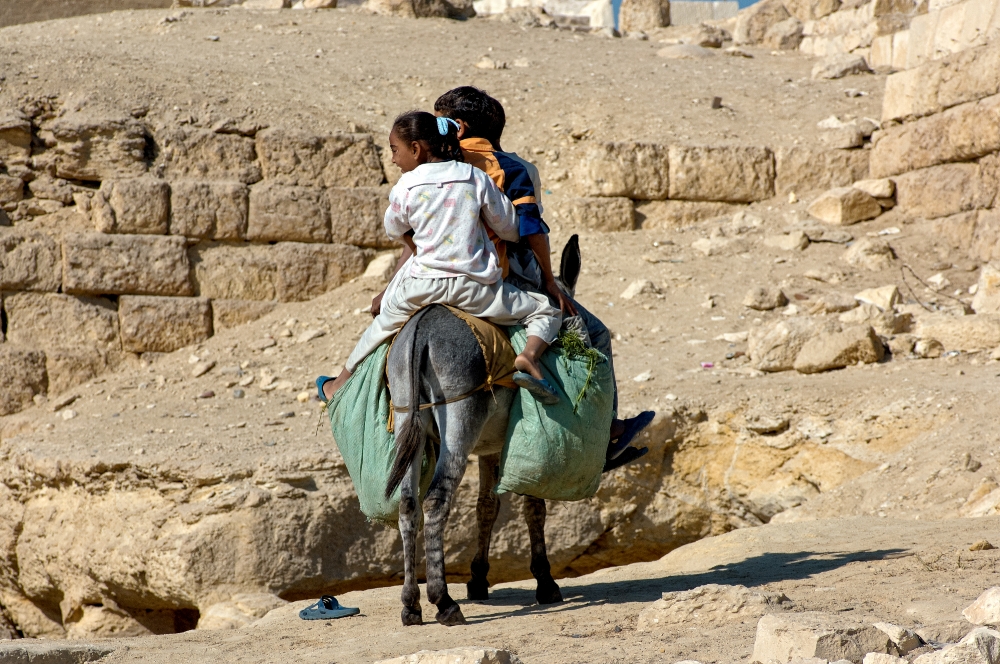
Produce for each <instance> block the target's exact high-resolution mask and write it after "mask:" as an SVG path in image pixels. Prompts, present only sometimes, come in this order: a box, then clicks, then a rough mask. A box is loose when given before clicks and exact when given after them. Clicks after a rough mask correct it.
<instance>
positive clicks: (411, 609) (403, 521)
mask: <svg viewBox="0 0 1000 664" xmlns="http://www.w3.org/2000/svg"><path fill="white" fill-rule="evenodd" d="M419 487H420V458H419V457H418V459H417V461H416V462H415V463H414V464H413V465H412V466H411V467H410V472H409V473H408V474H407V476H406V478H405V479H404V480H403V483H402V484H401V485H400V500H399V534H400V535H401V536H402V539H403V575H404V576H403V592H402V600H403V613H402V617H403V626H404V627H409V626H410V625H421V624H423V622H424V619H423V612H422V611H421V609H420V586H419V585H417V530H418V528H419V525H420V501H419V500H418V499H417V497H418V496H419V491H420V488H419Z"/></svg>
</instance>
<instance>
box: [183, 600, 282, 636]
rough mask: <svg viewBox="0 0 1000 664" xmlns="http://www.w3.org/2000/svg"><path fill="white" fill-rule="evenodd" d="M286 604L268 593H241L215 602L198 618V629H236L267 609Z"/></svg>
mask: <svg viewBox="0 0 1000 664" xmlns="http://www.w3.org/2000/svg"><path fill="white" fill-rule="evenodd" d="M286 604H288V602H286V601H285V600H283V599H281V598H280V597H277V596H275V595H271V594H268V593H241V594H238V595H233V597H232V599H230V600H229V601H227V602H217V603H215V604H213V605H211V606H210V607H208V608H207V609H205V610H204V611H202V612H201V616H200V617H199V618H198V629H237V628H239V627H244V626H246V625H249V624H250V623H252V622H254V621H256V620H260V619H261V618H263V617H264V616H265V615H267V612H268V611H273V610H274V609H277V608H279V607H282V606H284V605H286Z"/></svg>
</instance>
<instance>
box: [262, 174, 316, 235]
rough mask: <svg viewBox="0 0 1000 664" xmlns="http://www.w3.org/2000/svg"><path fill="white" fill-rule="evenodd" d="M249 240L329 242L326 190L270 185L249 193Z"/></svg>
mask: <svg viewBox="0 0 1000 664" xmlns="http://www.w3.org/2000/svg"><path fill="white" fill-rule="evenodd" d="M247 239H248V240H251V241H254V242H280V241H283V240H287V241H295V242H329V241H330V210H329V205H328V204H327V200H326V196H324V194H323V190H322V189H319V188H315V187H292V186H286V185H281V184H273V183H270V182H265V183H262V184H260V185H258V186H256V187H253V188H252V189H251V190H250V213H249V219H248V222H247Z"/></svg>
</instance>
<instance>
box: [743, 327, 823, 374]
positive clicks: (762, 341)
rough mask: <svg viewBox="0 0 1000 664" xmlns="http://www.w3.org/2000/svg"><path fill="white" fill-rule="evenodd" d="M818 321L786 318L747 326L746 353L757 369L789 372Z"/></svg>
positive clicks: (814, 331)
mask: <svg viewBox="0 0 1000 664" xmlns="http://www.w3.org/2000/svg"><path fill="white" fill-rule="evenodd" d="M818 328H819V324H818V323H816V322H814V321H813V320H811V319H808V318H788V319H786V320H779V321H775V322H773V323H770V324H768V325H759V326H755V327H753V328H751V329H750V336H749V337H748V339H747V355H749V356H750V360H751V361H752V362H753V366H754V368H756V369H758V370H760V371H767V372H775V371H790V370H791V369H793V368H794V366H795V358H796V357H797V356H798V354H799V351H800V350H802V347H803V346H804V345H805V344H806V342H807V341H808V340H809V339H810V338H811V337H812V336H813V335H814V334H815V333H816V332H817V330H818Z"/></svg>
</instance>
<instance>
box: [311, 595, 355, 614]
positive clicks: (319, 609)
mask: <svg viewBox="0 0 1000 664" xmlns="http://www.w3.org/2000/svg"><path fill="white" fill-rule="evenodd" d="M359 613H361V609H357V608H351V607H349V606H341V605H340V602H338V601H337V598H336V597H334V596H333V595H323V596H322V597H320V598H319V601H318V602H316V603H315V604H312V605H310V606H307V607H306V608H304V609H302V610H301V611H299V618H302V619H303V620H332V619H334V618H345V617H347V616H356V615H358V614H359Z"/></svg>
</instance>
